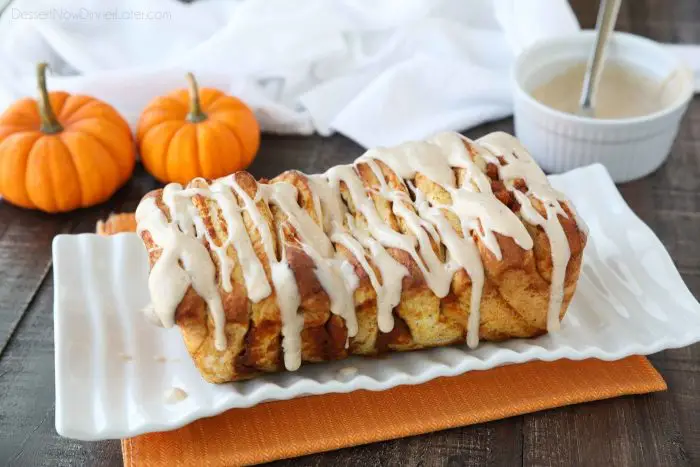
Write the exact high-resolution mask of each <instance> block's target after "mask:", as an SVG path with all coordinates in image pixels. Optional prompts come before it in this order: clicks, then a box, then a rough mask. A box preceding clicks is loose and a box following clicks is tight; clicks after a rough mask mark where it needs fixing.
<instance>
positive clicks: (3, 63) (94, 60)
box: [0, 0, 579, 147]
mask: <svg viewBox="0 0 700 467" xmlns="http://www.w3.org/2000/svg"><path fill="white" fill-rule="evenodd" d="M578 27H579V26H578V23H577V21H576V19H575V17H574V15H573V13H572V11H571V9H570V7H569V5H568V3H567V2H566V1H565V0H469V1H465V0H452V1H448V0H444V1H436V0H378V1H371V0H336V1H329V0H297V1H289V0H246V1H232V0H199V1H197V2H195V3H192V4H182V3H178V2H176V1H174V0H63V1H62V2H55V1H53V0H14V1H12V2H11V3H10V4H9V5H8V6H7V7H6V9H5V11H4V13H3V14H2V16H1V17H0V111H2V110H4V109H5V108H6V106H7V105H8V104H9V103H10V102H12V101H13V100H15V99H16V98H18V97H21V96H26V95H32V96H33V95H34V93H35V80H34V68H35V65H36V63H37V62H39V61H47V62H48V63H49V64H50V66H51V69H52V71H53V75H52V76H51V77H50V78H49V86H50V87H51V88H52V89H64V90H67V91H70V92H75V93H86V94H91V95H94V96H96V97H99V98H100V99H103V100H105V101H107V102H109V103H110V104H112V105H114V106H115V107H116V108H117V109H118V110H119V111H120V112H121V113H122V115H124V116H125V117H126V118H127V120H128V121H129V123H130V124H131V125H134V124H135V123H136V121H137V120H138V116H139V114H140V112H141V111H142V109H143V108H144V106H145V105H146V104H147V103H148V101H150V100H151V99H152V98H153V97H155V96H157V95H160V94H164V93H167V92H168V91H170V90H173V89H175V88H178V87H183V86H184V77H183V74H184V72H185V71H193V72H194V73H195V74H196V75H197V76H198V78H199V81H200V85H202V86H214V87H218V88H220V89H223V90H225V91H227V92H229V93H231V94H234V95H236V96H239V97H240V98H242V99H243V100H244V101H245V102H247V103H248V104H249V105H250V106H251V107H253V109H254V110H255V112H256V115H257V116H258V119H259V121H260V122H261V125H262V127H263V130H264V131H268V132H281V133H299V134H309V133H311V132H313V131H318V132H319V133H321V134H323V135H327V134H330V133H332V132H334V131H337V132H340V133H342V134H344V135H346V136H348V137H350V138H352V139H353V140H355V141H357V142H358V143H359V144H361V145H363V146H365V147H372V146H381V145H391V144H396V143H399V142H401V141H404V140H407V139H416V138H422V137H425V136H428V135H430V134H432V133H434V132H436V131H439V130H446V129H454V130H456V129H463V128H467V127H470V126H474V125H477V124H479V123H482V122H484V121H488V120H493V119H497V118H501V117H504V116H507V115H509V114H510V113H511V105H512V104H511V93H510V89H509V66H510V64H511V63H512V60H513V57H514V56H515V55H517V53H518V52H519V51H520V50H521V49H522V48H523V47H525V46H527V45H528V44H530V43H532V42H534V41H536V40H538V39H541V38H543V37H548V36H553V35H557V34H566V33H570V32H574V31H576V30H577V29H578Z"/></svg>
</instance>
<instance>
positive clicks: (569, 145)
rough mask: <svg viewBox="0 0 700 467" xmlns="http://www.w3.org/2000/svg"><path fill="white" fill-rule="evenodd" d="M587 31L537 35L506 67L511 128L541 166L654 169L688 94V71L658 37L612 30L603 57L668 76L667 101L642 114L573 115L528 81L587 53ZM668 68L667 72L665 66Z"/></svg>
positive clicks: (639, 173) (622, 175)
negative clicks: (547, 101) (537, 93)
mask: <svg viewBox="0 0 700 467" xmlns="http://www.w3.org/2000/svg"><path fill="white" fill-rule="evenodd" d="M594 38H595V32H594V31H583V32H580V33H577V34H575V35H572V36H564V37H560V38H556V39H551V40H546V41H542V42H538V43H536V44H535V45H533V46H532V47H530V48H529V49H527V50H525V51H524V52H523V53H522V54H521V55H520V56H519V57H518V59H517V61H516V63H515V66H514V68H513V81H514V83H513V88H514V116H515V132H516V135H517V136H518V138H519V139H520V140H521V141H522V142H523V144H524V145H525V147H526V148H528V149H529V150H530V152H531V153H532V155H533V157H535V159H536V160H537V162H538V163H539V164H540V165H541V166H542V168H544V169H545V170H546V171H548V172H554V173H558V172H564V171H567V170H571V169H573V168H576V167H581V166H585V165H589V164H593V163H596V162H599V163H601V164H603V165H604V166H605V167H606V168H607V169H608V171H609V172H610V175H611V176H612V178H613V180H614V181H616V182H625V181H629V180H634V179H637V178H640V177H643V176H644V175H647V174H649V173H650V172H653V171H654V170H656V169H657V168H658V167H659V166H660V165H661V164H662V163H663V162H664V161H665V160H666V158H667V157H668V154H669V152H670V149H671V145H672V144H673V140H674V139H675V137H676V134H677V132H678V126H679V124H680V121H681V118H682V117H683V114H684V113H685V110H686V108H687V107H688V102H689V101H690V98H691V97H692V95H693V79H692V72H691V71H690V70H689V69H688V68H687V67H686V66H685V65H684V64H682V63H681V62H680V61H679V60H678V59H677V58H676V57H675V56H674V55H672V54H671V53H670V52H669V51H667V50H666V49H664V47H662V46H661V45H659V44H658V43H656V42H654V41H652V40H650V39H646V38H643V37H639V36H635V35H632V34H626V33H619V32H617V33H615V34H614V36H613V37H612V38H611V40H610V43H609V44H608V50H607V59H608V60H612V61H615V62H618V63H622V64H627V65H630V66H631V67H633V68H634V69H638V70H640V71H641V72H642V73H644V74H645V75H647V76H650V77H654V78H657V79H658V80H659V81H663V80H665V79H669V77H671V78H670V81H669V82H668V84H667V85H668V86H671V88H670V89H671V92H672V93H673V95H674V96H675V97H674V98H673V100H672V102H671V103H670V104H669V105H668V106H666V107H665V108H663V109H661V110H660V111H658V112H655V113H653V114H650V115H645V116H642V117H635V118H625V119H619V120H601V119H593V118H586V117H579V116H576V115H572V114H567V113H564V112H560V111H558V110H554V109H552V108H550V107H547V106H545V105H543V104H541V103H540V102H538V101H537V100H535V99H534V98H533V97H532V96H531V95H530V92H532V90H533V89H535V88H536V87H537V86H539V85H541V84H543V83H545V82H546V81H548V80H550V79H551V78H553V77H554V76H556V75H558V74H561V73H563V72H564V71H565V70H566V69H568V68H569V67H571V66H572V65H573V64H575V63H581V62H585V61H586V60H587V59H588V55H589V53H590V50H591V47H592V46H593V41H594ZM672 73H673V74H672Z"/></svg>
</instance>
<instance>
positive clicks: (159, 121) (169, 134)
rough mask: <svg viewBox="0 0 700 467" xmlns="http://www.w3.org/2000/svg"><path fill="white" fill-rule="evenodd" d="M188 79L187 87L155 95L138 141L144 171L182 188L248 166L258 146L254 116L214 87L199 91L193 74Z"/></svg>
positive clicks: (140, 125) (188, 74) (140, 130)
mask: <svg viewBox="0 0 700 467" xmlns="http://www.w3.org/2000/svg"><path fill="white" fill-rule="evenodd" d="M187 80H188V83H189V89H180V90H177V91H174V92H172V93H170V94H168V95H166V96H161V97H157V98H156V99H154V100H153V101H152V102H151V103H150V104H148V106H147V107H146V109H145V110H144V111H143V114H141V118H140V119H139V123H138V127H137V133H136V135H137V136H136V137H137V141H138V145H139V149H140V152H141V161H142V162H143V165H144V167H146V170H148V172H150V173H151V174H152V175H153V176H154V177H155V178H157V179H158V180H160V181H161V182H166V183H167V182H178V183H181V184H183V185H184V184H186V183H187V182H189V181H190V180H192V179H193V178H195V177H205V178H218V177H223V176H224V175H228V174H231V173H233V172H236V171H238V170H242V169H245V168H246V167H248V165H250V163H251V162H252V161H253V159H254V158H255V154H256V153H257V151H258V146H259V145H260V127H259V126H258V122H257V121H256V120H255V115H253V112H252V111H251V110H250V108H248V107H247V106H246V105H245V104H244V103H243V102H241V101H240V100H239V99H237V98H235V97H232V96H228V95H226V94H224V93H223V92H221V91H219V90H218V89H212V88H202V89H201V90H200V89H199V87H198V86H197V81H196V80H195V78H194V75H192V73H187Z"/></svg>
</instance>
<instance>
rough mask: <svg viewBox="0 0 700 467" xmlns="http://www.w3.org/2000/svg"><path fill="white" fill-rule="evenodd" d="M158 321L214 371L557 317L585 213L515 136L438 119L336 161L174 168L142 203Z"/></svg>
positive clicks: (529, 327) (525, 332) (530, 327)
mask: <svg viewBox="0 0 700 467" xmlns="http://www.w3.org/2000/svg"><path fill="white" fill-rule="evenodd" d="M136 220H137V222H138V233H139V234H140V236H141V238H142V240H143V242H144V244H145V246H146V248H147V250H148V254H149V258H150V264H151V272H150V277H149V287H150V292H151V299H152V304H151V305H149V307H147V309H146V310H145V313H146V314H147V315H148V316H149V317H150V318H151V320H152V321H154V322H155V323H157V324H160V325H163V326H165V327H171V326H173V325H174V324H177V325H178V326H179V328H180V330H181V332H182V335H183V337H184V340H185V343H186V345H187V349H188V350H189V353H190V354H191V356H192V358H193V360H194V362H195V364H196V366H197V368H198V369H199V371H200V372H201V374H202V376H203V377H204V378H205V379H206V380H207V381H210V382H212V383H223V382H227V381H238V380H243V379H248V378H252V377H255V376H256V375H259V374H261V373H267V372H275V371H280V370H285V369H286V370H292V371H293V370H296V369H297V368H299V366H300V364H301V363H302V362H321V361H327V360H337V359H342V358H345V357H347V356H348V355H351V354H358V355H375V354H378V353H382V352H386V351H402V350H414V349H422V348H426V347H435V346H444V345H450V344H464V343H466V344H467V345H469V346H470V347H474V346H476V345H477V344H478V342H479V340H480V339H483V340H489V341H499V340H503V339H508V338H511V337H532V336H537V335H540V334H543V333H545V332H547V331H548V330H549V331H553V330H556V329H558V327H559V322H560V319H561V318H562V317H563V316H564V313H565V312H566V308H567V306H568V304H569V302H570V300H571V298H572V296H573V294H574V290H575V288H576V282H577V279H578V275H579V270H580V268H581V260H582V254H583V250H584V246H585V243H586V236H587V233H586V228H585V225H584V223H583V222H582V221H581V220H580V219H579V218H578V216H577V214H576V211H575V210H574V207H573V206H572V205H571V203H570V202H568V201H567V200H566V199H565V197H564V196H563V195H562V194H561V193H559V192H557V191H556V190H554V189H553V188H552V187H551V186H550V184H549V182H548V180H547V178H546V177H545V175H544V173H543V172H542V171H541V170H540V168H539V167H538V166H537V165H536V163H535V162H534V160H533V159H532V158H531V156H530V155H529V154H528V153H527V151H526V150H525V149H524V148H523V147H522V146H521V145H520V144H519V143H518V141H517V140H516V139H515V138H513V137H512V136H510V135H507V134H505V133H492V134H489V135H487V136H485V137H483V138H481V139H479V140H477V141H470V140H468V139H466V138H464V137H462V136H461V135H458V134H456V133H441V134H438V135H436V136H434V137H433V138H431V139H429V140H427V141H423V142H411V143H406V144H403V145H400V146H397V147H394V148H389V149H373V150H370V151H368V152H366V153H365V154H364V155H363V156H361V157H360V158H359V159H357V160H356V161H355V163H354V164H351V165H344V166H337V167H333V168H331V169H329V170H328V171H327V172H326V173H325V174H322V175H304V174H303V173H300V172H297V171H288V172H285V173H283V174H281V175H279V176H278V177H276V178H274V179H272V180H261V181H259V182H257V181H256V180H255V179H254V178H253V177H252V176H251V175H250V174H248V173H246V172H238V173H236V174H233V175H230V176H228V177H224V178H222V179H218V180H216V181H209V180H204V179H195V180H193V181H192V182H191V183H190V184H189V185H188V186H187V187H182V186H180V185H178V184H170V185H168V186H166V187H165V188H163V189H161V190H157V191H154V192H151V193H149V194H148V195H146V196H145V197H144V199H143V200H142V201H141V203H140V204H139V206H138V209H137V211H136Z"/></svg>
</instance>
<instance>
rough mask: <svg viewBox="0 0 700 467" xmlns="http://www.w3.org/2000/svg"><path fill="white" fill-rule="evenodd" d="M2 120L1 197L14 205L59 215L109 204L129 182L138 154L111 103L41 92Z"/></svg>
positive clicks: (42, 86)
mask: <svg viewBox="0 0 700 467" xmlns="http://www.w3.org/2000/svg"><path fill="white" fill-rule="evenodd" d="M37 83H38V87H39V97H38V99H37V100H34V99H32V98H24V99H21V100H19V101H17V102H15V103H14V104H12V105H11V106H10V107H9V108H8V109H7V110H5V112H4V113H3V114H2V115H0V195H2V196H3V197H4V198H5V199H6V200H7V201H9V202H10V203H12V204H15V205H17V206H22V207H25V208H30V209H40V210H42V211H46V212H51V213H54V212H64V211H71V210H73V209H77V208H81V207H87V206H92V205H94V204H98V203H101V202H103V201H105V200H107V199H108V198H109V197H111V196H112V195H113V194H114V192H115V191H117V189H118V188H119V187H121V186H122V185H123V184H124V183H125V182H126V181H127V180H128V179H129V177H130V176H131V173H132V172H133V170H134V164H135V161H136V151H135V149H136V148H135V145H134V141H133V138H132V135H131V129H130V128H129V125H128V124H127V123H126V121H125V120H124V119H123V118H122V117H121V116H120V115H119V113H117V111H116V110H115V109H114V108H113V107H111V106H110V105H109V104H106V103H105V102H102V101H100V100H97V99H95V98H93V97H90V96H81V95H70V94H68V93H67V92H63V91H56V92H51V93H49V92H48V91H47V90H46V64H45V63H40V64H39V65H38V66H37Z"/></svg>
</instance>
